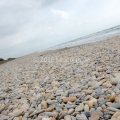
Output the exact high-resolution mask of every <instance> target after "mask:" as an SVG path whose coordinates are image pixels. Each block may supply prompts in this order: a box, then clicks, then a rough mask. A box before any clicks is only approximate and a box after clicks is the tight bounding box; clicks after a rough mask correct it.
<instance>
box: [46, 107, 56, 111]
mask: <svg viewBox="0 0 120 120" xmlns="http://www.w3.org/2000/svg"><path fill="white" fill-rule="evenodd" d="M53 109H54V108H52V107H49V108H47V109H45V112H51V111H52V110H53Z"/></svg>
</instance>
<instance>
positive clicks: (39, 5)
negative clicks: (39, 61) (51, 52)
mask: <svg viewBox="0 0 120 120" xmlns="http://www.w3.org/2000/svg"><path fill="white" fill-rule="evenodd" d="M117 25H120V0H0V58H4V59H7V58H10V57H15V58H16V57H20V56H23V55H26V54H30V53H33V52H36V51H41V50H44V49H46V48H49V47H52V46H55V45H58V44H61V43H64V42H67V41H71V40H74V39H77V38H80V37H83V36H85V35H89V34H91V33H95V32H98V31H101V30H104V29H107V28H110V27H114V26H117Z"/></svg>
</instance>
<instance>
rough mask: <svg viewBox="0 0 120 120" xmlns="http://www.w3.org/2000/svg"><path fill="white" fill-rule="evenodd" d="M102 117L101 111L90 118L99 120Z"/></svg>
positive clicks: (90, 119)
mask: <svg viewBox="0 0 120 120" xmlns="http://www.w3.org/2000/svg"><path fill="white" fill-rule="evenodd" d="M99 119H100V113H99V112H94V113H93V114H92V115H91V117H90V118H89V120H99Z"/></svg>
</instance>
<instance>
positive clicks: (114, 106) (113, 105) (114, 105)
mask: <svg viewBox="0 0 120 120" xmlns="http://www.w3.org/2000/svg"><path fill="white" fill-rule="evenodd" d="M111 107H113V108H117V109H119V108H120V102H119V103H113V104H112V105H111Z"/></svg>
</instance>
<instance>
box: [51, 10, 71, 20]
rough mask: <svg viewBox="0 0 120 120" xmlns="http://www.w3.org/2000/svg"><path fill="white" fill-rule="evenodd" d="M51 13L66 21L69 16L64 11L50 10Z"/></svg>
mask: <svg viewBox="0 0 120 120" xmlns="http://www.w3.org/2000/svg"><path fill="white" fill-rule="evenodd" d="M51 11H52V12H53V13H54V14H55V15H57V16H60V17H61V18H64V19H67V18H68V16H69V14H68V13H67V12H65V11H62V10H54V9H51Z"/></svg>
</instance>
